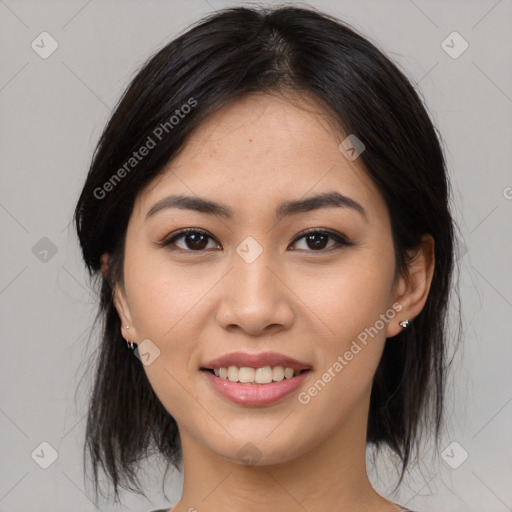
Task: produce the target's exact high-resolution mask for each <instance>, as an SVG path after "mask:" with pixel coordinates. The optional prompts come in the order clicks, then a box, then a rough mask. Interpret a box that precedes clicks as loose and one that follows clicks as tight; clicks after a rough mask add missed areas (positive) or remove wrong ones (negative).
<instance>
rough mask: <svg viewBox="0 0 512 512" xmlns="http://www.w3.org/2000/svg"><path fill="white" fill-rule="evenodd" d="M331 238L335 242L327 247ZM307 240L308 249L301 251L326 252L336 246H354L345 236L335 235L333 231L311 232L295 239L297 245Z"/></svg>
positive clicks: (316, 230) (315, 230)
mask: <svg viewBox="0 0 512 512" xmlns="http://www.w3.org/2000/svg"><path fill="white" fill-rule="evenodd" d="M329 238H331V239H332V240H334V243H333V244H331V245H329V246H328V245H327V243H328V240H329ZM302 239H304V240H305V246H306V248H305V249H304V248H301V249H300V250H308V249H309V252H322V251H324V250H327V251H328V250H329V249H331V248H332V247H334V246H336V245H344V246H348V245H353V244H352V243H351V242H349V241H348V240H347V239H346V238H345V237H344V236H342V235H341V234H339V233H335V232H332V231H325V230H320V229H313V230H309V231H307V232H306V233H303V234H302V236H300V237H298V238H296V239H295V243H297V241H298V240H302Z"/></svg>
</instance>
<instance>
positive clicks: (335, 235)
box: [158, 228, 355, 254]
mask: <svg viewBox="0 0 512 512" xmlns="http://www.w3.org/2000/svg"><path fill="white" fill-rule="evenodd" d="M188 233H199V234H202V235H205V236H207V237H209V238H211V239H212V240H215V242H216V243H217V244H219V245H221V244H220V243H219V242H218V241H217V240H216V239H215V237H214V236H212V235H211V234H210V233H208V232H207V231H205V230H204V229H200V228H183V229H180V230H178V231H175V232H174V233H171V235H169V236H167V237H165V238H164V239H163V240H162V241H161V242H160V243H159V244H158V245H159V246H160V247H168V246H169V245H171V244H172V243H173V242H174V241H175V240H177V239H178V238H181V237H182V236H185V235H187V234H188ZM315 233H318V234H325V235H328V236H329V237H331V238H332V239H334V240H335V241H336V243H337V244H338V245H341V246H352V245H355V243H354V242H351V241H349V240H348V238H347V237H346V236H345V235H343V234H342V233H339V232H338V231H333V230H331V229H328V228H309V229H306V230H304V231H302V232H301V233H299V234H298V235H297V236H296V237H295V238H294V239H293V241H292V245H293V244H295V243H296V242H297V241H298V240H300V239H301V238H304V237H305V236H307V235H310V234H315ZM334 249H336V247H334ZM172 250H175V251H178V252H179V251H181V252H187V253H194V252H195V253H202V252H206V251H205V250H204V249H203V250H200V251H192V250H184V249H180V248H176V249H172ZM294 250H295V249H294ZM331 250H333V247H330V248H329V249H321V250H318V251H313V250H310V251H306V252H311V253H318V254H324V253H326V252H329V251H331Z"/></svg>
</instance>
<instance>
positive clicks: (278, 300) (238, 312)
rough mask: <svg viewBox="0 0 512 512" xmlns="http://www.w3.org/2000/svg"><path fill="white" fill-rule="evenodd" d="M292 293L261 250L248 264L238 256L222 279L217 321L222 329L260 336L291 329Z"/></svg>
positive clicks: (281, 275)
mask: <svg viewBox="0 0 512 512" xmlns="http://www.w3.org/2000/svg"><path fill="white" fill-rule="evenodd" d="M293 297H294V294H293V292H292V291H291V290H290V288H289V287H288V286H287V285H286V278H285V276H284V273H283V271H282V270H281V271H280V270H279V266H278V265H276V264H275V262H274V263H272V262H271V261H270V258H268V257H267V256H266V252H265V251H263V252H262V253H261V254H260V255H259V257H258V258H256V260H255V261H252V262H251V263H248V262H247V261H245V260H244V259H243V258H242V257H240V256H239V255H238V254H234V256H233V268H232V270H231V271H230V272H229V273H228V274H227V275H226V276H225V277H224V279H223V283H222V295H221V301H220V304H219V308H218V310H217V321H218V323H219V325H220V326H221V327H223V328H224V329H226V330H230V331H236V330H241V331H243V332H244V333H246V334H249V335H251V336H261V335H264V334H269V333H270V332H278V331H279V330H286V329H289V328H290V327H291V325H292V324H293V320H294V315H295V313H294V309H293V307H292V303H293Z"/></svg>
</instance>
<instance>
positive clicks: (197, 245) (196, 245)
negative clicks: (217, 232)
mask: <svg viewBox="0 0 512 512" xmlns="http://www.w3.org/2000/svg"><path fill="white" fill-rule="evenodd" d="M190 239H192V243H191V244H189V243H188V241H189V240H190ZM201 239H203V240H201ZM205 241H206V236H205V235H203V234H201V233H193V234H191V235H187V245H188V246H189V248H190V249H204V248H205V247H206V246H207V245H208V243H205Z"/></svg>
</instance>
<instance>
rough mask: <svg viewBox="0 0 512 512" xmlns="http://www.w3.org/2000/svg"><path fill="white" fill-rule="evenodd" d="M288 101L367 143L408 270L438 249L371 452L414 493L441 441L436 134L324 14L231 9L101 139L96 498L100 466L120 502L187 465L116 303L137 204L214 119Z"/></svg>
mask: <svg viewBox="0 0 512 512" xmlns="http://www.w3.org/2000/svg"><path fill="white" fill-rule="evenodd" d="M286 91H290V92H293V93H296V94H299V95H303V96H304V97H310V98H314V99H315V100H316V101H317V102H318V103H320V104H321V105H323V106H324V107H325V110H326V112H328V114H329V115H330V116H331V117H332V119H333V120H334V122H335V123H337V125H338V126H340V127H342V128H343V132H344V133H345V134H356V136H357V137H358V139H360V140H361V141H363V143H364V145H365V151H364V152H363V153H362V154H361V155H360V157H359V158H360V159H361V160H362V162H363V164H364V166H365V168H366V170H367V173H368V175H369V176H370V177H371V178H372V180H373V181H374V182H375V184H376V185H377V187H378V188H379V190H380V193H381V194H382V196H383V197H384V199H385V201H386V204H387V207H388V209H389V213H390V218H391V224H392V235H393V240H394V247H395V254H396V262H397V269H398V270H399V271H401V272H405V271H406V263H407V259H406V258H407V251H408V250H409V249H411V248H414V247H416V246H417V245H418V243H419V240H420V237H421V236H422V235H423V234H425V233H430V234H431V235H432V236H433V237H434V240H435V270H434V276H433V281H432V285H431V289H430V293H429V296H428V299H427V302H426V305H425V307H424V309H423V311H422V312H421V313H420V314H419V315H418V316H417V317H416V318H415V319H414V321H413V322H412V324H411V325H410V327H409V328H407V329H405V330H403V331H402V332H401V333H400V334H398V335H397V337H396V338H395V339H394V341H393V343H387V344H386V346H385V350H384V353H383V356H382V360H381V362H380V365H379V367H378V369H377V372H376V375H375V379H374V384H373V389H372V394H371V403H370V412H369V420H368V432H367V440H368V442H369V443H373V444H374V445H375V446H377V447H380V446H384V445H387V446H388V447H390V448H391V449H392V450H393V451H394V452H395V453H396V454H398V456H399V458H400V460H401V461H402V472H401V476H400V481H401V479H402V477H403V474H404V471H405V469H406V467H407V465H408V463H409V461H410V458H411V454H412V453H413V449H414V448H415V445H416V444H417V442H418V440H419V439H420V435H421V431H422V429H421V428H420V427H421V425H422V419H425V424H427V420H429V421H430V422H431V424H432V425H433V426H434V433H435V437H436V439H439V431H440V426H441V419H442V410H443V392H444V381H445V337H446V334H445V333H446V317H447V304H448V298H449V291H450V288H451V275H452V267H453V242H454V225H453V221H452V217H451V214H450V211H449V205H448V199H449V190H448V182H447V173H446V169H445V161H444V156H443V151H442V149H441V145H440V137H439V135H438V133H437V130H436V128H435V127H434V126H433V124H432V122H431V120H430V118H429V115H428V114H427V111H426V109H425V107H424V105H423V102H422V100H421V99H420V97H419V95H418V93H417V92H416V90H415V88H414V87H413V86H412V85H411V83H410V82H409V80H408V79H407V78H406V77H405V75H404V74H403V73H402V72H401V71H400V70H399V69H398V67H397V66H396V65H395V64H393V63H392V62H391V61H390V60H389V59H388V58H387V57H386V56H385V55H384V54H383V53H382V52H381V51H380V50H379V49H377V47H376V46H375V45H374V44H372V43H371V42H370V41H369V40H367V39H366V38H364V37H362V36H361V35H359V34H358V33H356V32H355V31H354V30H353V29H352V28H351V27H350V26H349V25H347V24H346V23H344V22H342V21H340V20H338V19H335V18H333V17H331V16H329V15H326V14H323V13H320V12H318V11H317V10H315V9H314V8H303V7H294V6H280V7H278V8H267V7H259V8H256V7H255V8H247V7H238V8H229V9H224V10H221V11H217V12H215V13H214V14H211V15H209V16H208V17H206V18H204V19H202V20H200V21H199V22H197V23H196V24H195V25H194V26H193V27H192V28H190V29H189V30H187V31H186V32H185V33H183V34H182V35H180V36H179V37H177V38H176V39H174V40H173V41H171V42H170V43H169V44H167V45H166V46H164V47H163V48H162V49H160V50H159V51H157V52H156V53H155V54H154V55H153V56H152V57H151V58H150V59H149V60H148V61H147V62H146V63H145V64H144V66H143V67H142V69H140V71H139V72H138V73H137V75H136V76H135V78H134V79H133V80H132V82H131V83H130V85H129V86H128V88H127V90H126V91H125V93H124V95H123V96H122V98H121V100H120V101H119V103H118V105H117V107H116V109H115V111H114V113H113V114H112V116H111V118H110V120H109V122H108V124H107V126H106V128H105V130H104V132H103V134H102V135H101V138H100V140H99V142H98V145H97V148H96V151H95V153H94V156H93V159H92V164H91V167H90V170H89V173H88V176H87V179H86V182H85V185H84V187H83V190H82V193H81V195H80V198H79V201H78V204H77V206H76V211H75V223H76V229H77V233H78V238H79V240H80V244H81V249H82V253H83V259H84V261H85V264H86V265H87V267H88V269H89V272H90V273H91V275H93V276H95V277H96V278H97V282H98V283H99V285H100V286H101V299H100V308H99V313H98V318H99V319H101V320H102V321H103V324H102V325H103V327H102V328H103V335H102V340H101V346H100V349H99V352H100V354H101V357H98V358H97V360H96V361H95V362H96V370H95V372H96V373H95V381H94V388H93V392H92V397H91V400H90V405H89V411H88V419H87V429H86V443H85V446H84V452H85V454H87V453H88V454H89V455H90V456H91V460H92V466H93V469H94V481H95V486H96V493H97V488H98V468H99V467H100V466H101V467H102V468H103V470H104V471H105V472H106V473H107V475H108V476H109V477H110V479H111V481H112V483H113V485H114V489H115V498H116V499H117V498H118V486H121V487H125V488H127V489H131V490H134V491H136V492H140V493H141V494H143V492H142V490H141V488H140V484H139V483H138V479H137V475H136V466H137V463H138V461H140V460H142V459H143V458H144V457H145V456H146V455H147V454H148V453H149V452H150V450H155V451H156V452H157V453H160V454H162V455H163V457H164V458H165V460H166V461H167V463H168V465H167V467H168V468H169V467H170V466H169V465H170V464H173V465H174V466H176V467H179V465H180V460H181V452H180V444H179V435H178V430H177V425H176V422H175V420H174V419H173V418H172V417H171V416H170V415H169V413H168V412H167V411H166V410H165V409H164V407H163V406H162V404H161V403H160V401H159V399H158V398H157V397H156V395H155V393H154V392H153V389H152V388H151V386H150V384H149V381H148V380H147V378H146V375H145V372H144V369H143V366H142V364H141V362H140V361H139V359H138V358H136V357H133V354H132V353H131V352H129V351H128V350H127V349H126V344H125V342H124V340H123V338H122V337H121V332H120V319H119V317H118V314H117V312H116V309H115V307H114V304H113V297H112V291H113V284H114V283H116V282H122V278H123V276H122V263H123V256H124V239H125V234H126V228H127V224H128V219H129V216H130V214H131V211H132V208H133V204H134V201H135V198H136V197H137V194H138V193H139V191H140V190H141V189H142V188H143V187H144V186H145V185H146V184H148V183H149V181H150V180H152V179H153V178H154V177H155V176H156V175H157V174H158V173H159V172H161V170H162V168H163V167H164V166H165V165H166V164H168V163H169V162H170V161H171V160H172V159H173V158H174V157H176V155H177V154H178V152H179V150H180V149H181V148H182V147H183V146H184V144H185V142H186V140H187V137H188V136H189V135H190V134H191V133H192V132H193V131H194V130H195V129H196V128H197V127H198V125H199V124H200V123H201V121H202V120H203V119H204V118H205V117H206V116H208V115H210V114H212V113H213V112H215V111H217V110H218V109H220V108H222V107H223V106H224V105H226V104H228V103H229V102H231V101H232V100H234V99H236V98H239V97H241V96H243V95H247V94H251V93H254V92H266V93H280V92H286ZM194 102H195V103H194ZM184 105H189V106H190V107H191V108H188V109H184V108H183V106H184ZM192 105H194V106H193V108H192ZM177 111H178V112H177ZM184 112H186V115H185V114H184ZM173 115H174V116H178V117H179V121H178V122H177V123H175V122H174V121H172V120H171V117H172V116H173ZM176 119H177V118H176ZM165 123H167V124H165ZM162 126H167V129H166V130H164V129H161V130H160V132H161V133H160V132H158V133H159V135H160V136H161V138H160V139H159V141H158V143H157V144H156V146H155V147H154V148H152V149H151V151H149V153H148V154H147V155H146V156H145V157H144V158H143V159H141V160H140V161H137V163H136V164H135V165H133V166H131V167H126V163H127V162H128V161H129V159H130V158H131V156H132V154H133V152H134V151H137V150H138V149H139V148H140V147H141V146H142V145H143V144H144V143H145V142H146V141H147V140H148V136H151V135H152V134H153V137H152V138H153V139H154V138H155V135H154V134H155V129H156V128H157V127H162ZM132 163H134V162H132ZM123 166H124V167H123ZM123 168H124V169H125V172H122V171H120V172H118V170H119V169H123ZM114 175H117V178H119V177H120V175H122V176H121V178H120V179H117V178H115V177H114ZM107 183H109V185H106V184H107ZM107 192H108V193H107ZM104 253H108V254H110V257H111V260H110V266H109V269H108V272H109V274H108V276H106V277H104V276H103V275H102V274H101V272H100V269H101V264H100V258H101V256H102V254H104Z"/></svg>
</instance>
